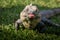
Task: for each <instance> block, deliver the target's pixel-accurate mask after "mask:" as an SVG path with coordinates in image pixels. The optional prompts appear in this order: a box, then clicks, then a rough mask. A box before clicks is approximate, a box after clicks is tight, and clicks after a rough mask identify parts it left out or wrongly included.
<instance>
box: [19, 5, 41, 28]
mask: <svg viewBox="0 0 60 40" xmlns="http://www.w3.org/2000/svg"><path fill="white" fill-rule="evenodd" d="M28 9H31V10H32V11H36V10H38V8H37V7H36V6H32V5H27V6H26V7H25V8H24V10H23V11H22V12H21V13H20V19H21V20H22V23H23V25H24V27H25V28H29V27H30V24H32V28H34V27H35V26H36V25H37V23H39V22H40V20H41V19H40V18H38V19H34V20H33V21H32V22H30V21H29V19H28V12H29V10H28ZM24 16H27V17H24ZM36 16H39V17H40V15H39V14H37V15H35V17H36ZM25 19H27V21H28V22H26V21H25Z"/></svg>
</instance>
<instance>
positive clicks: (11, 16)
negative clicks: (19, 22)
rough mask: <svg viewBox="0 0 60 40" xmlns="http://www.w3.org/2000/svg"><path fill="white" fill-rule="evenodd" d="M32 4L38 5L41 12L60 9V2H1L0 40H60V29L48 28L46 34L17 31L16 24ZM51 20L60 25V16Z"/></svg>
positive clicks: (48, 0) (25, 0)
mask: <svg viewBox="0 0 60 40" xmlns="http://www.w3.org/2000/svg"><path fill="white" fill-rule="evenodd" d="M30 3H33V4H35V5H37V7H38V8H39V9H40V10H44V9H52V8H58V7H60V0H0V40H60V34H59V33H60V28H55V27H50V26H46V27H47V28H48V29H47V30H46V32H44V33H38V32H37V31H36V30H28V29H24V30H22V29H20V30H18V31H16V30H15V27H14V22H15V21H16V19H18V18H19V14H20V12H21V11H22V10H23V9H24V7H25V6H26V5H28V4H30ZM51 20H52V21H53V22H55V23H59V24H60V15H57V16H54V17H52V18H51ZM55 33H56V34H55Z"/></svg>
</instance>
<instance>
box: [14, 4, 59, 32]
mask: <svg viewBox="0 0 60 40" xmlns="http://www.w3.org/2000/svg"><path fill="white" fill-rule="evenodd" d="M59 13H60V8H56V9H52V10H42V11H39V9H38V8H37V6H35V5H32V4H30V5H27V6H26V7H25V8H24V9H23V11H22V12H21V13H20V19H18V20H17V21H16V22H15V27H16V30H18V29H19V27H21V25H23V26H22V28H27V29H37V30H38V31H42V32H43V31H45V29H46V28H45V26H46V25H49V26H54V27H60V25H58V24H55V23H53V22H52V21H51V20H49V18H50V17H52V16H54V15H56V14H59Z"/></svg>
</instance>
